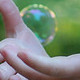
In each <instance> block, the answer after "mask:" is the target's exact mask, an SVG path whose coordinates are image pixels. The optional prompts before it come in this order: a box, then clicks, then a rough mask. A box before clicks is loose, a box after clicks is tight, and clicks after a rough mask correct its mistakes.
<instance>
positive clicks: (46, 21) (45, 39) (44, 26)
mask: <svg viewBox="0 0 80 80" xmlns="http://www.w3.org/2000/svg"><path fill="white" fill-rule="evenodd" d="M21 16H22V18H23V21H24V22H25V24H26V25H27V26H28V27H29V28H30V29H31V30H32V31H33V32H34V33H35V35H36V36H37V38H38V39H39V40H40V42H41V43H42V44H43V45H47V44H48V43H50V42H51V41H52V40H53V38H54V35H55V32H56V30H57V28H56V21H55V14H54V12H53V11H51V10H50V9H49V8H48V7H46V6H43V5H41V4H33V5H30V6H28V7H26V8H24V9H23V10H22V11H21Z"/></svg>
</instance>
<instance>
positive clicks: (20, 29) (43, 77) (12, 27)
mask: <svg viewBox="0 0 80 80" xmlns="http://www.w3.org/2000/svg"><path fill="white" fill-rule="evenodd" d="M0 12H1V13H2V15H3V18H4V22H5V29H6V36H7V39H5V40H3V41H2V42H1V43H0V52H1V53H2V55H3V56H4V57H5V59H6V61H7V62H8V63H9V64H10V65H11V66H12V67H13V68H14V69H15V70H17V72H19V73H20V74H22V75H23V76H25V77H26V78H24V77H23V76H21V75H20V74H19V75H18V74H16V71H15V70H14V69H13V68H12V67H11V66H9V65H8V64H7V63H6V62H4V63H2V64H1V65H0V80H8V79H10V80H20V78H21V80H27V78H28V79H30V80H77V78H78V77H80V64H79V61H80V55H74V56H69V57H56V58H50V57H49V56H48V55H47V53H46V52H45V50H44V49H43V47H42V46H41V44H40V43H39V41H38V40H37V38H36V37H35V35H34V34H33V33H32V32H31V31H30V29H29V28H28V27H26V25H25V24H24V23H23V21H22V19H21V17H20V15H19V11H18V9H17V7H16V6H15V4H14V3H13V2H12V0H0ZM23 50H24V51H23ZM19 52H20V53H23V54H19V55H18V53H19ZM17 55H18V56H19V57H20V58H21V59H22V60H23V61H22V60H21V59H20V58H19V57H18V56H17ZM0 56H1V55H0ZM2 60H3V57H2V59H1V60H0V61H2ZM23 78H24V79H23ZM73 78H74V79H73Z"/></svg>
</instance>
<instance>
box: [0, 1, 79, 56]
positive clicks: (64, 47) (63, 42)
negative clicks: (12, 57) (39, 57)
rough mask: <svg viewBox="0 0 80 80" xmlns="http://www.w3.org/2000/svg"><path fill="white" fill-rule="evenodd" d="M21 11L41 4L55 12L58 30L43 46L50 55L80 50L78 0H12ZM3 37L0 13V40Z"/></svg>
mask: <svg viewBox="0 0 80 80" xmlns="http://www.w3.org/2000/svg"><path fill="white" fill-rule="evenodd" d="M14 2H15V3H16V5H17V6H18V7H19V10H20V11H21V10H22V9H23V8H24V7H26V6H28V5H31V4H34V3H37V4H43V5H45V6H47V7H48V8H50V9H51V10H53V11H54V12H55V14H56V21H57V27H58V31H57V32H56V36H55V38H54V40H53V41H52V42H51V43H50V44H49V45H47V46H45V47H44V48H45V49H46V51H47V52H48V54H49V55H50V56H61V55H63V56H67V55H71V54H75V53H79V52H80V0H14ZM4 38H5V30H4V24H3V21H2V16H1V15H0V40H2V39H4Z"/></svg>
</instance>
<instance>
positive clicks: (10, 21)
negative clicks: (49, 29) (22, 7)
mask: <svg viewBox="0 0 80 80" xmlns="http://www.w3.org/2000/svg"><path fill="white" fill-rule="evenodd" d="M0 12H1V14H2V15H3V19H4V23H5V29H6V35H7V37H15V35H16V33H17V32H20V31H21V30H23V29H25V26H24V23H23V21H22V18H21V16H20V14H19V10H18V8H17V7H16V5H15V4H14V2H13V0H0ZM23 26H24V27H23Z"/></svg>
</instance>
